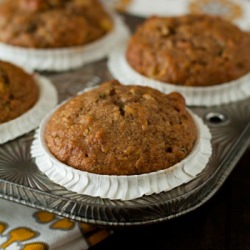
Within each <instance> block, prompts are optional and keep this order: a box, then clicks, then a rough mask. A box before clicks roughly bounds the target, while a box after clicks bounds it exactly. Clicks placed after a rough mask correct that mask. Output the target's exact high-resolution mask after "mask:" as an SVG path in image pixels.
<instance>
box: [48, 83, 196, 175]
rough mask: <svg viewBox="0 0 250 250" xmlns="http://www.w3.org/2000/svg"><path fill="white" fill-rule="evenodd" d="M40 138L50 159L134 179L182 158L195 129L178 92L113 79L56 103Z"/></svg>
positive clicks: (193, 143) (186, 152)
mask: <svg viewBox="0 0 250 250" xmlns="http://www.w3.org/2000/svg"><path fill="white" fill-rule="evenodd" d="M44 139H45V143H46V145H47V147H48V149H49V150H50V152H51V153H52V155H54V156H55V157H56V158H57V159H58V160H59V161H61V162H63V163H65V164H67V165H69V166H71V167H73V168H76V169H79V170H82V171H87V172H90V173H96V174H105V175H138V174H143V173H150V172H153V171H157V170H162V169H166V168H169V167H171V166H173V165H174V164H175V163H177V162H179V161H181V160H183V159H184V158H185V157H187V155H188V154H189V153H190V152H191V151H192V149H193V147H194V145H195V142H196V140H197V128H196V124H195V122H194V120H193V117H192V116H191V115H190V113H189V112H188V111H187V109H186V106H185V100H184V98H183V97H182V96H181V95H180V94H178V93H175V92H173V93H171V94H168V95H167V94H164V93H162V92H160V91H158V90H156V89H153V88H150V87H144V86H136V85H126V86H125V85H121V84H120V83H119V82H118V81H116V80H113V81H109V82H106V83H103V84H101V85H100V86H99V87H97V88H95V89H92V90H89V91H87V92H84V93H83V94H81V95H78V96H75V97H73V98H71V99H70V100H68V101H67V102H66V103H64V104H62V105H61V106H60V107H59V108H58V109H57V110H56V111H55V112H54V113H53V114H52V115H51V117H50V118H49V120H48V122H47V124H46V125H45V132H44Z"/></svg>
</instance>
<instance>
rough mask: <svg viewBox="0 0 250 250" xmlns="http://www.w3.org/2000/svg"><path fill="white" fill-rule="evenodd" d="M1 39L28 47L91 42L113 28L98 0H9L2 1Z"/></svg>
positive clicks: (48, 46)
mask: <svg viewBox="0 0 250 250" xmlns="http://www.w3.org/2000/svg"><path fill="white" fill-rule="evenodd" d="M0 28H1V30H2V31H4V32H1V34H0V42H2V43H6V44H9V45H14V46H19V47H25V48H62V47H72V46H79V45H84V44H88V43H90V42H92V41H95V40H97V39H99V38H101V37H103V36H104V35H105V34H106V33H108V32H109V31H110V30H111V29H112V20H111V17H110V16H109V15H108V13H107V12H106V11H105V10H104V8H103V6H102V5H101V3H100V2H99V1H98V0H71V1H69V0H17V1H13V0H9V1H4V2H3V3H2V4H1V5H0Z"/></svg>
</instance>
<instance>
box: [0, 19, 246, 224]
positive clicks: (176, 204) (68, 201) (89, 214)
mask: <svg viewBox="0 0 250 250" xmlns="http://www.w3.org/2000/svg"><path fill="white" fill-rule="evenodd" d="M127 21H128V24H129V25H131V27H134V26H135V24H136V21H138V20H132V19H131V18H130V17H129V18H128V20H127ZM106 62H107V61H106V60H102V61H99V62H96V63H92V64H89V65H86V66H84V67H82V68H79V69H77V70H74V71H70V72H64V73H42V74H43V75H44V76H46V77H48V78H49V79H50V80H51V81H52V83H53V84H54V85H55V86H56V88H57V90H58V94H59V101H60V102H61V101H63V100H65V99H66V98H68V97H70V96H73V95H75V94H76V93H77V92H79V91H81V90H83V89H84V88H87V87H91V86H95V85H98V84H100V83H101V82H103V81H105V80H108V79H112V76H111V75H110V73H109V71H108V68H107V64H106ZM249 84H250V83H249ZM249 103H250V98H248V99H246V100H244V101H239V102H235V103H231V104H227V105H220V106H215V107H207V108H203V107H196V108H192V107H191V109H192V111H193V112H194V113H196V114H197V115H198V116H200V117H201V118H202V119H203V121H204V123H205V124H207V126H208V127H209V128H210V131H211V134H212V149H213V152H212V156H211V158H210V160H209V162H208V164H207V167H206V168H205V170H204V171H203V172H202V173H201V174H200V175H199V176H198V177H197V178H196V179H194V180H193V181H191V182H189V183H187V184H184V185H181V186H179V187H177V188H175V189H173V190H171V191H168V192H162V193H160V194H155V195H150V196H144V197H142V198H138V199H135V200H130V201H118V200H116V201H115V200H108V199H101V198H94V197H90V196H86V195H80V194H76V193H73V192H71V191H68V190H66V189H65V188H63V187H61V186H59V185H57V184H55V183H53V182H52V181H50V180H49V179H48V178H47V177H46V176H45V175H44V174H43V173H41V172H40V171H39V169H38V167H37V166H36V164H35V161H34V159H32V158H31V155H30V146H31V143H32V140H33V135H34V131H33V132H31V133H29V134H27V135H24V136H22V137H19V138H17V139H15V140H13V141H10V142H8V143H5V144H3V145H1V146H0V197H1V198H4V199H8V200H11V201H14V202H17V203H20V204H24V205H26V206H31V207H35V208H40V209H43V210H47V211H50V212H53V213H55V214H58V215H61V216H65V217H68V218H71V219H73V220H77V221H82V222H86V223H92V224H96V225H102V226H133V225H145V224H151V223H157V222H160V221H165V220H169V219H173V218H175V217H178V216H180V215H183V214H185V213H188V212H190V211H192V210H194V209H196V208H198V207H199V206H201V205H202V204H203V203H205V202H206V201H207V200H208V199H209V198H211V197H212V196H213V194H215V193H216V191H218V190H219V188H220V187H221V185H222V184H223V182H224V181H225V180H226V179H227V178H228V176H229V175H230V173H231V171H232V170H233V169H234V167H235V166H236V165H237V162H238V160H239V159H240V157H241V156H242V155H243V153H244V152H245V150H246V148H247V147H248V145H249V142H250V105H249Z"/></svg>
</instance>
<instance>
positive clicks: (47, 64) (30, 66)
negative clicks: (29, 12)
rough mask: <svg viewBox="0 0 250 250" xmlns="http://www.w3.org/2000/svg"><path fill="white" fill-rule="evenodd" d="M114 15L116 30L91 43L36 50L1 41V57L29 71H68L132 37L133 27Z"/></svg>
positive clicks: (104, 54)
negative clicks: (130, 30)
mask: <svg viewBox="0 0 250 250" xmlns="http://www.w3.org/2000/svg"><path fill="white" fill-rule="evenodd" d="M110 15H111V17H113V21H114V27H113V30H112V31H110V32H109V33H108V34H106V35H105V36H104V37H102V38H100V39H98V40H96V41H94V42H92V43H89V44H87V45H84V46H76V47H70V48H60V49H32V48H22V47H17V46H11V45H8V44H4V43H0V58H1V59H2V60H5V61H8V62H12V63H15V64H17V65H19V66H21V67H25V68H26V69H27V70H29V71H34V70H39V71H46V70H47V71H65V70H71V69H75V68H78V67H80V66H83V65H85V64H88V63H92V62H95V61H97V60H100V59H103V58H105V57H106V56H107V55H108V54H109V52H110V51H111V50H112V49H113V47H114V46H116V44H118V43H119V41H120V40H123V39H124V38H126V37H128V36H129V29H128V28H127V26H126V25H125V23H124V22H123V20H122V18H121V17H119V16H118V15H116V14H113V13H110ZM83 32H84V31H83Z"/></svg>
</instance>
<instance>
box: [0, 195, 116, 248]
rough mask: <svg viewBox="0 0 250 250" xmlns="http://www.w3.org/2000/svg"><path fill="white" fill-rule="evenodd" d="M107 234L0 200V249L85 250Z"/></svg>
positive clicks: (102, 230)
mask: <svg viewBox="0 0 250 250" xmlns="http://www.w3.org/2000/svg"><path fill="white" fill-rule="evenodd" d="M111 233H112V232H111V230H110V231H109V230H106V229H102V228H98V227H95V226H93V225H89V224H86V223H80V222H75V221H72V220H70V219H67V218H64V217H60V216H57V215H55V214H52V213H49V212H46V211H42V210H38V209H35V208H30V207H26V206H24V205H20V204H17V203H15V202H12V201H7V200H4V199H0V249H1V250H21V249H22V250H57V249H58V250H59V249H60V250H69V249H70V250H86V249H89V248H90V247H91V246H93V245H95V244H97V243H99V242H100V241H102V240H104V239H105V238H107V237H108V236H109V235H110V234H111Z"/></svg>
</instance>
